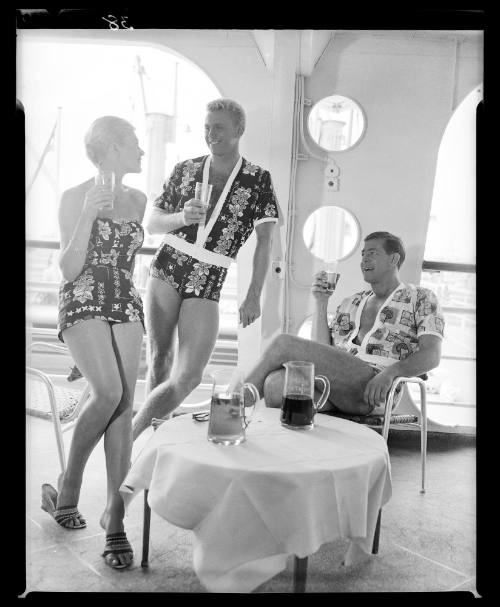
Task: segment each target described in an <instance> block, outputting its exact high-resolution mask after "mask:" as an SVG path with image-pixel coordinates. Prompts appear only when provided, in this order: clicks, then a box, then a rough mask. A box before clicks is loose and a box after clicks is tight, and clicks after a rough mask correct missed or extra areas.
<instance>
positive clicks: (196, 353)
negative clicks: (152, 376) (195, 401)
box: [133, 297, 219, 440]
mask: <svg viewBox="0 0 500 607" xmlns="http://www.w3.org/2000/svg"><path fill="white" fill-rule="evenodd" d="M218 333H219V306H218V304H217V303H216V302H215V301H211V300H208V299H198V298H194V297H193V298H190V299H184V300H182V304H181V307H180V312H179V322H178V335H179V351H178V357H177V362H176V365H175V368H174V370H173V371H172V373H171V375H170V377H169V378H168V379H167V381H165V382H163V383H161V384H160V385H158V386H157V387H156V388H155V389H154V390H152V391H151V393H150V394H149V396H148V399H147V401H146V402H145V403H144V405H143V406H142V408H141V410H140V411H139V412H138V413H137V415H136V416H135V417H134V424H133V431H134V434H133V436H134V440H135V439H136V438H137V437H138V436H139V434H141V432H142V431H143V430H145V429H146V428H147V427H148V426H149V425H150V424H151V419H152V418H153V417H158V418H162V417H163V418H164V417H165V416H166V415H168V414H169V413H171V412H172V411H174V409H176V408H177V407H178V406H179V405H180V404H181V403H182V401H183V400H184V399H185V398H186V396H188V395H189V394H190V393H191V392H192V391H193V390H194V389H195V388H196V387H197V386H198V385H199V384H200V382H201V379H202V377H203V370H204V369H205V367H206V365H207V363H208V361H209V360H210V356H211V354H212V350H213V348H214V345H215V341H216V339H217V335H218Z"/></svg>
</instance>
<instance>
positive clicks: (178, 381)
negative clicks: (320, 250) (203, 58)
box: [133, 99, 278, 440]
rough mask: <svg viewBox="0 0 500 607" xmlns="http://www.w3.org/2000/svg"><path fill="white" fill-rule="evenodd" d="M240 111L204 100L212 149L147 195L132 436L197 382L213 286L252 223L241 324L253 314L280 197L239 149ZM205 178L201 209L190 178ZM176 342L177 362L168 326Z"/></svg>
mask: <svg viewBox="0 0 500 607" xmlns="http://www.w3.org/2000/svg"><path fill="white" fill-rule="evenodd" d="M244 130H245V112H244V110H243V108H242V107H241V106H240V105H239V104H238V103H236V102H235V101H232V100H231V99H217V100H215V101H211V102H210V103H209V104H208V106H207V116H206V119H205V141H206V143H207V145H208V147H209V149H210V152H211V153H210V154H209V155H207V156H200V157H199V158H193V159H190V160H185V161H183V162H180V163H179V164H177V165H176V166H175V167H174V170H173V172H172V174H171V176H170V178H169V180H168V182H166V183H165V185H164V189H163V193H162V194H161V195H160V196H159V197H158V199H157V200H156V201H155V202H154V209H153V212H152V214H151V217H150V220H149V222H148V223H147V226H146V227H147V229H148V230H149V232H150V233H152V234H164V235H165V236H164V239H163V243H162V244H161V245H160V247H159V248H158V251H157V252H156V254H155V256H154V258H153V261H152V263H151V268H150V273H149V279H148V285H147V292H146V309H145V316H146V327H147V333H148V337H149V354H150V356H149V365H148V378H147V386H146V388H147V391H148V394H149V396H148V398H147V400H146V402H145V403H144V404H143V406H142V408H141V409H140V411H139V412H138V413H137V415H136V416H135V418H134V425H133V429H134V440H135V439H136V438H137V437H138V436H139V434H140V433H141V432H142V431H143V430H144V429H146V428H147V427H148V426H149V425H150V424H151V420H152V419H153V418H162V417H165V416H166V415H168V414H169V413H171V412H172V411H173V410H174V409H176V408H177V407H178V406H179V405H180V404H181V403H182V401H183V400H184V399H185V398H186V396H188V395H189V394H190V393H191V392H192V391H193V390H194V389H195V388H196V387H197V386H198V385H199V384H200V382H201V379H202V375H203V370H204V369H205V366H206V365H207V363H208V361H209V359H210V356H211V354H212V350H213V347H214V345H215V341H216V339H217V335H218V332H219V307H218V301H219V297H220V291H221V289H222V286H223V284H224V280H225V278H226V274H227V269H228V267H229V265H230V264H231V263H232V262H233V261H234V260H235V258H236V255H237V254H238V251H239V249H240V248H241V246H242V245H243V244H244V243H245V241H246V240H247V239H248V237H249V236H250V234H251V233H252V231H253V230H254V228H255V232H256V236H257V245H256V248H255V252H254V256H253V270H252V278H251V281H250V286H249V288H248V292H247V295H246V297H245V299H244V301H243V303H242V304H241V306H240V309H239V317H240V319H239V320H240V322H241V323H242V325H243V327H246V326H248V325H250V324H251V323H253V322H254V321H255V320H256V319H257V318H258V317H259V316H260V315H261V308H260V297H261V292H262V287H263V285H264V279H265V277H266V273H267V270H268V267H269V261H270V256H271V246H272V234H273V230H274V227H275V224H276V223H277V221H278V205H277V201H276V196H275V193H274V189H273V185H272V181H271V175H270V174H269V172H268V171H266V170H264V169H262V168H261V167H259V166H257V165H255V164H252V163H250V162H249V161H248V160H246V159H245V158H243V157H242V156H241V155H240V153H239V141H240V138H241V136H242V135H243V132H244ZM196 182H201V183H203V184H211V185H212V194H211V197H210V201H209V205H208V208H205V207H204V205H203V204H202V203H201V201H200V200H197V199H196V198H195V184H196ZM176 329H177V332H178V340H179V348H178V356H177V361H176V365H175V368H174V369H172V367H173V362H174V347H175V333H176Z"/></svg>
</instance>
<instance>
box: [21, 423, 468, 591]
mask: <svg viewBox="0 0 500 607" xmlns="http://www.w3.org/2000/svg"><path fill="white" fill-rule="evenodd" d="M70 436H71V432H69V433H66V434H65V440H66V443H67V445H69V441H70ZM148 437H149V435H148V433H144V434H143V435H142V436H141V437H140V438H139V440H138V441H136V443H135V445H134V453H135V454H136V453H137V452H138V451H139V450H140V449H141V447H142V445H143V444H144V442H145V441H146V440H147V439H148ZM389 441H390V442H389V452H390V455H391V466H392V478H393V495H392V498H391V500H390V502H389V503H388V504H387V506H386V507H385V508H384V510H383V514H382V531H381V542H380V549H379V554H378V555H376V556H371V557H367V559H366V560H365V561H364V562H363V563H361V564H358V565H356V566H351V567H344V566H342V565H341V560H342V556H343V553H344V551H345V549H346V546H347V543H346V542H345V541H343V540H342V541H337V542H334V543H330V544H325V545H323V546H322V547H321V549H320V550H319V551H318V552H317V553H316V554H314V555H313V556H311V557H310V558H309V569H308V581H307V591H308V592H321V593H324V592H327V593H338V592H349V593H352V592H421V591H426V592H435V591H451V590H465V591H470V592H475V573H476V553H475V546H476V516H475V512H476V500H475V457H476V452H475V442H474V439H473V438H471V437H456V436H454V435H452V436H450V435H445V436H443V435H441V436H439V435H430V436H429V444H428V463H427V493H426V494H425V495H421V494H420V493H419V486H420V485H419V483H420V447H419V438H418V434H416V433H409V432H398V433H395V434H392V435H391V437H390V439H389ZM26 444H27V456H26V461H27V475H26V481H27V489H26V500H27V504H26V513H27V515H26V539H27V545H26V580H27V583H26V592H30V591H53V592H54V591H55V592H68V591H71V592H124V591H126V592H167V593H168V592H185V593H197V592H200V593H202V592H205V589H204V588H203V587H202V585H201V584H200V582H199V581H198V580H197V578H196V575H195V574H194V572H193V570H192V563H191V559H192V544H191V533H190V532H189V531H185V530H182V529H179V528H176V527H174V526H173V525H170V524H169V523H167V522H166V521H164V520H162V519H160V518H159V517H158V516H156V515H155V514H154V512H153V513H152V522H151V529H152V531H151V549H150V566H149V569H142V568H141V566H140V552H141V546H142V499H136V500H134V501H133V502H132V504H131V506H130V509H129V512H128V515H127V517H126V521H125V522H126V529H127V533H128V537H129V540H130V541H131V543H132V545H133V546H134V548H135V553H136V558H135V562H134V564H133V566H132V568H130V569H128V570H125V571H114V570H112V569H110V568H109V567H107V566H106V565H105V564H104V560H103V559H102V558H101V556H100V553H101V551H102V548H103V545H104V532H103V530H102V529H101V528H100V527H99V525H98V520H99V516H100V513H101V510H102V508H103V505H104V496H105V473H104V470H105V468H104V455H103V449H102V443H100V444H99V445H98V446H97V448H96V449H95V451H94V453H93V454H92V455H91V457H90V459H89V462H88V465H87V468H86V471H85V476H84V482H83V487H82V496H81V501H80V504H79V507H80V509H81V511H82V513H84V514H85V516H86V519H87V527H86V528H85V529H82V530H79V531H66V530H64V529H62V528H60V527H59V526H57V524H56V523H55V522H54V521H53V520H52V519H51V518H50V517H49V516H48V515H47V514H46V513H45V512H43V511H42V510H41V509H40V486H41V484H42V483H43V482H50V483H52V484H56V480H57V475H58V472H59V464H58V458H57V450H56V446H55V440H54V437H53V432H52V426H51V424H50V423H49V422H48V421H46V420H43V419H40V418H37V417H32V416H26ZM291 591H292V563H291V562H290V563H289V565H288V568H287V569H286V570H285V571H283V572H282V573H280V574H279V575H277V576H276V577H274V578H273V579H271V580H269V581H268V582H266V583H265V584H263V585H262V586H260V587H259V588H258V589H257V590H256V592H269V593H283V592H291Z"/></svg>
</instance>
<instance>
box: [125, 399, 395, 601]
mask: <svg viewBox="0 0 500 607" xmlns="http://www.w3.org/2000/svg"><path fill="white" fill-rule="evenodd" d="M279 416H280V410H279V409H270V408H265V407H264V406H260V407H258V409H257V411H256V412H255V415H254V420H253V421H252V422H251V423H250V425H249V427H248V428H247V440H246V441H245V442H244V443H242V444H240V445H237V446H224V445H218V444H214V443H212V442H209V441H208V440H207V428H208V424H207V423H206V422H199V421H195V420H194V419H193V418H192V417H191V416H189V415H183V416H179V417H175V418H173V419H171V420H168V421H166V422H165V423H163V424H162V425H161V426H160V427H159V428H158V429H157V430H156V432H155V433H154V435H153V436H152V437H151V439H150V440H149V441H148V442H147V443H146V445H145V446H144V448H143V450H142V451H141V452H140V454H139V455H138V457H137V458H136V460H135V461H134V463H133V465H132V467H131V469H130V471H129V474H128V475H127V477H126V479H125V480H124V482H123V484H122V487H121V491H122V494H123V497H124V500H125V504H126V505H128V503H129V502H130V500H131V499H133V498H134V496H135V495H137V494H138V493H139V492H140V491H141V490H144V489H148V490H149V492H148V503H149V505H150V506H151V509H152V510H153V511H154V512H155V513H156V514H158V515H159V516H161V517H163V518H164V519H165V520H167V521H169V522H170V523H172V524H174V525H177V526H179V527H182V528H184V529H191V530H192V531H193V533H194V543H193V566H194V570H195V572H196V574H197V576H198V578H199V579H200V581H201V582H202V584H203V585H204V586H205V587H206V588H207V589H208V590H209V591H212V592H250V591H251V590H253V589H254V588H256V587H257V586H259V585H260V584H262V583H263V582H264V581H266V580H268V579H270V578H271V577H273V576H274V575H276V574H277V573H279V572H280V571H282V570H283V569H284V568H286V562H287V559H288V557H289V556H290V555H292V554H293V555H296V556H297V557H299V558H304V557H306V556H308V555H310V554H313V553H314V552H316V551H317V550H318V549H319V547H320V546H321V545H322V544H324V543H325V542H331V541H333V540H335V539H337V538H349V539H350V540H351V542H350V547H349V550H348V552H347V554H346V557H345V561H344V562H345V564H351V563H352V562H355V561H356V560H357V559H358V558H359V557H360V556H361V555H364V554H370V553H371V547H372V542H373V536H374V533H375V527H376V522H377V516H378V512H379V509H380V508H381V507H382V506H383V505H384V504H385V503H387V501H388V500H389V498H390V496H391V478H390V462H389V454H388V451H387V445H386V443H385V441H384V440H383V439H382V437H381V436H380V435H379V434H377V433H376V432H374V431H373V430H371V429H370V428H367V427H364V426H362V425H360V424H355V423H353V422H350V421H347V420H343V419H339V418H335V417H331V416H327V415H321V414H317V415H316V417H315V427H314V428H313V429H312V430H309V431H304V430H302V431H300V430H289V429H287V428H284V427H282V426H281V424H280V421H279Z"/></svg>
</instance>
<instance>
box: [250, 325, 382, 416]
mask: <svg viewBox="0 0 500 607" xmlns="http://www.w3.org/2000/svg"><path fill="white" fill-rule="evenodd" d="M290 360H306V361H309V362H312V363H314V370H315V373H316V375H326V377H328V379H329V380H330V398H329V399H328V400H329V401H330V402H332V403H334V405H335V406H336V407H338V408H339V409H341V410H342V411H344V412H346V413H359V414H362V415H363V414H366V413H369V411H370V410H371V409H372V407H370V405H368V404H367V403H365V402H364V400H363V393H364V389H365V386H366V384H367V382H368V381H369V380H370V379H371V378H372V377H373V376H374V375H375V371H374V370H373V369H372V368H371V367H370V365H369V364H368V363H366V362H365V361H363V360H361V359H359V358H357V357H356V356H353V355H352V354H349V353H348V352H346V351H345V350H341V349H340V348H335V347H334V346H327V345H325V344H320V343H318V342H315V341H311V340H309V339H303V338H301V337H297V336H295V335H288V334H286V333H285V334H282V335H278V336H277V337H276V338H275V339H273V341H272V342H271V343H270V344H269V346H268V347H267V348H266V350H265V351H264V353H263V355H262V356H261V358H260V360H259V362H258V363H257V364H256V365H255V367H254V368H253V369H252V370H251V371H250V373H249V374H248V375H247V377H246V381H249V382H251V383H253V384H254V385H255V386H256V388H257V390H258V391H259V394H261V395H264V394H265V392H264V384H265V382H266V378H267V377H268V375H269V374H270V373H272V372H273V371H278V370H280V369H283V363H285V362H288V361H290ZM272 381H274V382H276V381H277V378H276V376H274V378H271V379H270V380H269V382H270V385H269V386H268V390H269V393H271V391H272V393H273V398H275V395H276V386H274V389H273V387H272V385H271V382H272ZM274 406H277V405H274Z"/></svg>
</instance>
